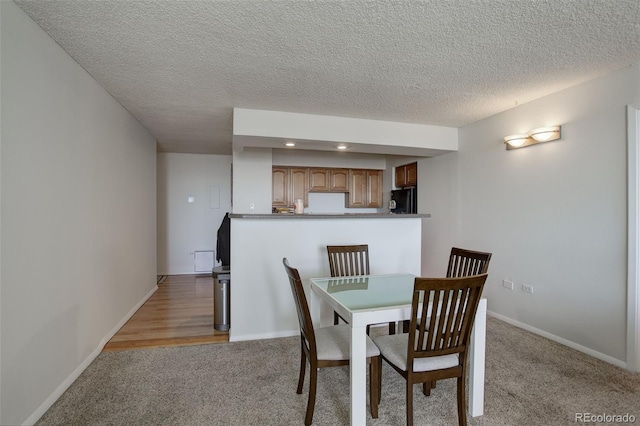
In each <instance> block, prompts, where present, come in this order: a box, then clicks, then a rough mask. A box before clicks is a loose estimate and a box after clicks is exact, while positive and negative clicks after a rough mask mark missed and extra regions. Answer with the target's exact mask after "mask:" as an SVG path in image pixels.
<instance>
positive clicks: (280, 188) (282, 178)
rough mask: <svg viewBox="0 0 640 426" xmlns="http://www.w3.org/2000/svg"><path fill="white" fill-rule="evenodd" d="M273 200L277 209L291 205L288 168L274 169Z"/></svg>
mask: <svg viewBox="0 0 640 426" xmlns="http://www.w3.org/2000/svg"><path fill="white" fill-rule="evenodd" d="M271 179H272V182H271V185H272V190H271V200H272V204H273V205H274V206H276V207H287V206H288V205H289V169H288V168H286V167H273V168H272V170H271Z"/></svg>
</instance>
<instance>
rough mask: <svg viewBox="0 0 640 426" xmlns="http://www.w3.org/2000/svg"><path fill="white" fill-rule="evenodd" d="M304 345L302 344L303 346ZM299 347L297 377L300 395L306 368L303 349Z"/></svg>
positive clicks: (305, 357)
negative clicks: (298, 370) (298, 373)
mask: <svg viewBox="0 0 640 426" xmlns="http://www.w3.org/2000/svg"><path fill="white" fill-rule="evenodd" d="M303 345H304V344H303ZM303 345H301V347H300V376H299V377H298V390H297V391H296V392H297V393H298V394H301V393H302V386H303V385H304V370H305V369H306V368H307V356H306V355H305V353H304V348H303V347H302V346H303Z"/></svg>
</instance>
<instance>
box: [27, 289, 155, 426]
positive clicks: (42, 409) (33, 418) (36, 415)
mask: <svg viewBox="0 0 640 426" xmlns="http://www.w3.org/2000/svg"><path fill="white" fill-rule="evenodd" d="M157 290H158V286H157V285H155V286H153V288H152V289H151V291H149V293H147V295H146V296H144V297H143V298H142V300H141V301H140V302H138V303H137V304H136V306H134V307H133V308H132V309H131V310H130V311H129V312H128V313H127V314H126V315H125V316H124V318H122V319H121V320H120V321H119V322H118V324H116V326H115V327H113V328H112V329H111V331H109V333H107V335H106V336H104V337H103V338H102V340H100V343H99V344H98V347H96V348H95V349H94V350H93V352H91V353H90V354H89V356H88V357H86V358H85V359H84V361H82V362H81V363H80V365H79V366H78V367H77V368H76V369H75V370H73V372H72V373H71V374H69V376H68V377H67V378H66V379H65V380H64V381H63V382H62V383H61V384H60V386H58V387H57V388H56V390H54V391H53V393H52V394H51V395H49V397H48V398H47V399H45V400H44V402H43V403H42V404H40V406H39V407H38V408H37V409H36V410H35V411H34V412H33V413H31V415H30V416H29V417H28V418H27V419H26V420H25V421H24V423H23V425H29V426H30V425H33V424H35V423H36V422H37V421H38V419H40V417H42V416H43V415H44V413H46V412H47V410H48V409H49V408H51V406H52V405H53V404H54V403H55V402H56V401H57V400H58V398H60V396H62V394H63V393H64V392H65V391H66V390H67V389H69V386H71V385H72V384H73V382H75V381H76V379H77V378H78V377H80V374H82V372H83V371H84V370H86V369H87V367H88V366H89V365H90V364H91V363H92V362H93V360H94V359H96V358H97V357H98V355H100V352H102V348H104V345H106V344H107V342H109V340H111V338H112V337H113V336H114V335H115V334H116V333H117V332H118V330H120V329H121V328H122V326H123V325H125V324H126V323H127V321H129V319H130V318H131V317H132V316H133V314H135V313H136V311H137V310H138V309H140V307H141V306H142V305H144V303H145V302H146V301H147V300H149V298H150V297H151V296H152V295H153V293H155V292H156V291H157Z"/></svg>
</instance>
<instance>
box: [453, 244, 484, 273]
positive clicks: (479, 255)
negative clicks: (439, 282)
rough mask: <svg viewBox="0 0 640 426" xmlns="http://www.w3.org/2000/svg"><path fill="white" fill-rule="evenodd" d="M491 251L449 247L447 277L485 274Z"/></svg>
mask: <svg viewBox="0 0 640 426" xmlns="http://www.w3.org/2000/svg"><path fill="white" fill-rule="evenodd" d="M490 261H491V253H485V252H481V251H473V250H467V249H462V248H458V247H452V248H451V254H450V255H449V266H448V267H447V277H468V276H470V275H480V274H486V273H487V271H488V270H489V262H490Z"/></svg>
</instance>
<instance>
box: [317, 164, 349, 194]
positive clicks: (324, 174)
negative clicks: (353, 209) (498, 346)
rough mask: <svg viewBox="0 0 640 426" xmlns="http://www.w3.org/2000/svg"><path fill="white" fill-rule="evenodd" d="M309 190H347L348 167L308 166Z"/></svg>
mask: <svg viewBox="0 0 640 426" xmlns="http://www.w3.org/2000/svg"><path fill="white" fill-rule="evenodd" d="M309 192H349V169H332V168H319V167H310V168H309Z"/></svg>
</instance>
